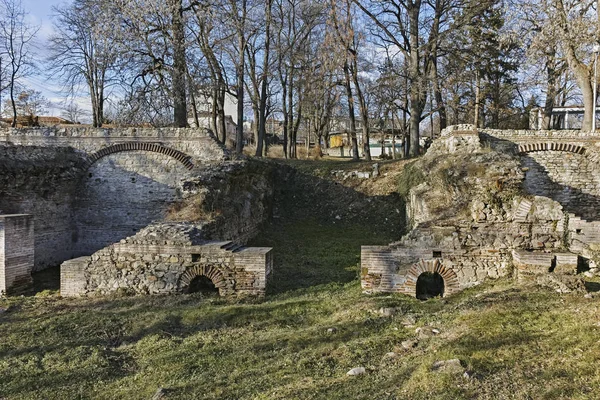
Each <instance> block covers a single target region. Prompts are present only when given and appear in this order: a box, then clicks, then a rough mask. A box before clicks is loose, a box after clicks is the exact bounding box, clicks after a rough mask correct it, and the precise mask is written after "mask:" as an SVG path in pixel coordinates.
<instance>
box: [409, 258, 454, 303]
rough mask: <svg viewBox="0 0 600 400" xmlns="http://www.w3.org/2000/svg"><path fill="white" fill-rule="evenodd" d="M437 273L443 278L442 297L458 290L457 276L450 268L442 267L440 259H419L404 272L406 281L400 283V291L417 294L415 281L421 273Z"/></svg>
mask: <svg viewBox="0 0 600 400" xmlns="http://www.w3.org/2000/svg"><path fill="white" fill-rule="evenodd" d="M426 272H429V273H432V274H436V273H437V274H439V275H440V276H441V277H442V278H443V279H444V294H443V297H446V296H449V295H452V294H454V293H457V292H458V291H459V289H460V288H459V285H458V278H457V277H456V273H454V271H452V269H450V268H446V267H444V265H443V264H442V263H441V261H440V260H437V259H436V260H420V261H419V262H418V263H416V264H414V265H413V266H412V267H411V268H410V270H409V271H408V273H407V274H406V278H407V279H406V282H405V283H404V285H402V288H401V292H402V293H405V294H408V295H410V296H413V297H416V296H417V281H418V280H419V277H420V276H421V274H423V273H426Z"/></svg>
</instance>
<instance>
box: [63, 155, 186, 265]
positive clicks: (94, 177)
mask: <svg viewBox="0 0 600 400" xmlns="http://www.w3.org/2000/svg"><path fill="white" fill-rule="evenodd" d="M191 175H192V172H191V171H189V170H188V169H187V168H186V167H185V166H184V165H183V164H181V163H180V162H178V161H177V160H176V159H174V158H172V157H170V156H167V155H164V154H159V153H152V152H145V151H129V152H122V153H115V154H111V155H109V156H106V157H104V158H102V159H100V160H98V161H97V162H96V163H94V164H93V165H91V166H90V168H89V169H88V170H87V172H86V174H85V175H84V176H83V179H82V182H81V184H80V187H79V190H78V191H77V193H76V195H75V198H74V207H73V213H74V221H75V229H74V231H73V247H74V248H73V254H74V256H76V257H77V256H80V255H90V254H92V253H93V252H95V251H97V250H100V249H101V248H103V247H106V246H108V245H110V244H112V243H115V242H118V241H119V240H121V239H124V238H126V237H128V236H130V235H132V234H134V233H136V232H137V231H139V230H140V229H141V228H143V227H145V226H147V225H148V224H150V223H151V222H152V221H160V220H164V219H165V217H166V216H167V212H168V210H169V208H170V207H171V206H172V205H173V204H174V203H176V202H177V201H180V200H181V198H182V197H181V196H182V191H181V186H182V183H183V182H184V181H185V180H186V179H188V178H190V177H191Z"/></svg>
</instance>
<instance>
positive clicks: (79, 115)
mask: <svg viewBox="0 0 600 400" xmlns="http://www.w3.org/2000/svg"><path fill="white" fill-rule="evenodd" d="M61 115H62V117H63V118H65V119H67V120H69V121H70V122H74V123H76V124H80V123H81V122H82V121H83V119H84V118H86V117H87V116H88V112H87V111H86V110H84V109H83V108H81V107H80V106H79V104H77V102H75V101H74V100H71V101H69V102H65V104H63V106H62V111H61Z"/></svg>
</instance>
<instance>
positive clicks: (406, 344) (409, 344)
mask: <svg viewBox="0 0 600 400" xmlns="http://www.w3.org/2000/svg"><path fill="white" fill-rule="evenodd" d="M418 344H419V342H418V341H416V340H405V341H403V342H402V343H400V345H401V346H402V348H403V349H404V350H410V349H414V348H415V347H417V345H418Z"/></svg>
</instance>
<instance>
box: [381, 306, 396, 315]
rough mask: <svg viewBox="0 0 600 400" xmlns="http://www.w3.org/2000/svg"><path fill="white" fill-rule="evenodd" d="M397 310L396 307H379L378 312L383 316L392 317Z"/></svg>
mask: <svg viewBox="0 0 600 400" xmlns="http://www.w3.org/2000/svg"><path fill="white" fill-rule="evenodd" d="M397 312H398V309H397V308H393V307H381V308H380V309H379V314H381V315H383V316H384V317H393V316H394V315H396V313H397Z"/></svg>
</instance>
